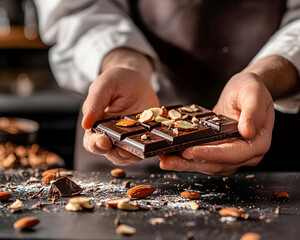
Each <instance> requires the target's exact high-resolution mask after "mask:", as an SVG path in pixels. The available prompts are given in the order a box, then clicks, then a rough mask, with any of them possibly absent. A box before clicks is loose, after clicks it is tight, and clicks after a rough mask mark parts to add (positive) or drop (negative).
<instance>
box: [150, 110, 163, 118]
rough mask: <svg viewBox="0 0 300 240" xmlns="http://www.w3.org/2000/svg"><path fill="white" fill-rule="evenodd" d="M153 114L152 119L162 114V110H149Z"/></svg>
mask: <svg viewBox="0 0 300 240" xmlns="http://www.w3.org/2000/svg"><path fill="white" fill-rule="evenodd" d="M150 109H151V111H152V113H153V119H155V118H156V117H158V116H160V115H161V114H163V110H162V109H161V108H150Z"/></svg>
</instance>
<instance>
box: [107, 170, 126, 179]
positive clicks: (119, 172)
mask: <svg viewBox="0 0 300 240" xmlns="http://www.w3.org/2000/svg"><path fill="white" fill-rule="evenodd" d="M110 174H111V175H112V176H113V177H116V178H124V177H126V172H125V171H124V170H123V169H121V168H115V169H113V170H111V171H110Z"/></svg>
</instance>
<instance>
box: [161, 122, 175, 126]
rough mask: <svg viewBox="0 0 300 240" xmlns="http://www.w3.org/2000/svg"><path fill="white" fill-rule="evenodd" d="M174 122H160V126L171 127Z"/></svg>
mask: <svg viewBox="0 0 300 240" xmlns="http://www.w3.org/2000/svg"><path fill="white" fill-rule="evenodd" d="M174 122H175V120H167V121H162V122H161V125H163V126H166V127H169V126H171V125H172V124H173V123H174Z"/></svg>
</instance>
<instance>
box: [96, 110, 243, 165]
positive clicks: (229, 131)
mask: <svg viewBox="0 0 300 240" xmlns="http://www.w3.org/2000/svg"><path fill="white" fill-rule="evenodd" d="M237 125H238V122H237V121H236V120H233V119H231V118H229V117H226V116H224V115H220V114H216V113H214V112H213V111H211V110H208V109H206V108H203V107H201V106H199V105H195V104H192V105H187V106H182V105H177V106H169V107H161V108H150V109H147V110H145V111H143V112H142V113H135V114H129V115H126V116H123V117H117V118H110V119H103V120H100V121H97V122H96V123H95V125H94V127H93V130H94V131H95V132H101V133H105V134H106V135H107V136H108V137H109V138H110V139H111V141H112V143H113V144H114V145H116V146H118V147H120V148H122V149H125V150H127V151H129V152H131V153H132V154H134V155H136V156H138V157H140V158H142V159H144V158H148V157H152V156H156V155H159V154H166V153H170V152H178V151H181V150H183V149H185V148H187V147H191V146H196V145H200V144H203V143H208V142H213V141H218V140H222V139H228V138H234V137H240V134H239V132H238V129H237Z"/></svg>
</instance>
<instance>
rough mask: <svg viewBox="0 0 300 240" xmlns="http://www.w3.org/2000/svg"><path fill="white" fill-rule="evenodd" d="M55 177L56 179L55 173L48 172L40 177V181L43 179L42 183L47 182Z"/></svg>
mask: <svg viewBox="0 0 300 240" xmlns="http://www.w3.org/2000/svg"><path fill="white" fill-rule="evenodd" d="M55 179H56V176H55V173H48V174H47V175H45V176H44V177H43V178H42V181H43V182H44V183H47V184H49V183H50V182H51V181H52V180H55Z"/></svg>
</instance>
